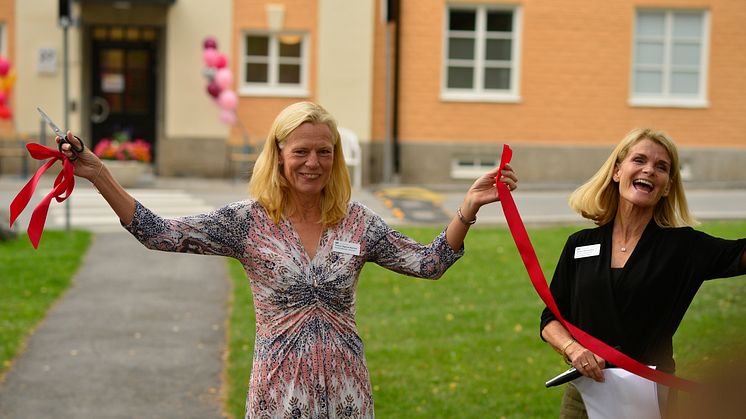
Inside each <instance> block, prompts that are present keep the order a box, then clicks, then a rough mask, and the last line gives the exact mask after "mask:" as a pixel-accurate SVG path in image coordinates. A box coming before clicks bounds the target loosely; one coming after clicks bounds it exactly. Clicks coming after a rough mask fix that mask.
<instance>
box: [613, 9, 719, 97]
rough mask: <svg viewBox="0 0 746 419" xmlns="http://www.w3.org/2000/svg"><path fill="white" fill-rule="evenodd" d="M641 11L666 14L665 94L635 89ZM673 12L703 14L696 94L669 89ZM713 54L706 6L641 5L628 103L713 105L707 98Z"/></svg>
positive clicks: (634, 40) (664, 45)
mask: <svg viewBox="0 0 746 419" xmlns="http://www.w3.org/2000/svg"><path fill="white" fill-rule="evenodd" d="M640 12H659V13H660V12H662V13H664V14H665V35H664V39H663V54H664V58H663V81H662V83H663V93H662V94H644V93H637V92H635V90H634V89H635V70H637V69H638V65H637V63H636V59H637V45H638V42H639V41H640V39H639V38H638V36H637V25H638V22H637V16H638V14H639V13H640ZM674 13H697V14H700V15H701V16H702V34H701V38H700V39H699V41H700V42H701V54H702V55H701V57H700V63H699V93H698V94H696V95H681V94H671V93H670V79H671V73H672V68H671V46H672V44H673V38H672V37H673V35H672V33H671V31H672V28H673V15H674ZM709 58H710V11H709V10H706V9H654V8H639V9H636V10H635V25H634V28H633V32H632V57H631V62H632V65H631V67H630V78H629V80H630V84H629V92H630V97H629V99H628V102H627V103H628V104H629V105H630V106H640V107H676V108H706V107H709V106H710V103H709V100H708V99H707V95H708V90H707V79H708V70H709V66H708V63H709Z"/></svg>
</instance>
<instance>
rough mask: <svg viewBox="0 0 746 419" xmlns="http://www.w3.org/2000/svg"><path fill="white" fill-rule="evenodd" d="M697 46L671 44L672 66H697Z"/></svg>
mask: <svg viewBox="0 0 746 419" xmlns="http://www.w3.org/2000/svg"><path fill="white" fill-rule="evenodd" d="M699 50H700V48H699V45H697V44H677V43H674V44H673V49H672V54H671V62H672V63H673V64H674V65H693V66H699V55H700V53H699Z"/></svg>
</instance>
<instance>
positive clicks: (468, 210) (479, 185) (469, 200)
mask: <svg viewBox="0 0 746 419" xmlns="http://www.w3.org/2000/svg"><path fill="white" fill-rule="evenodd" d="M497 170H498V168H497V167H496V168H494V169H492V170H490V171H489V172H487V173H485V174H483V175H482V176H480V177H479V179H477V180H476V181H474V183H473V184H472V185H471V187H470V188H469V190H468V191H467V192H466V197H465V199H464V205H463V206H462V208H461V210H462V211H463V213H464V217H466V218H468V219H473V218H474V217H475V216H476V214H477V211H479V208H481V207H482V205H485V204H489V203H492V202H496V201H498V200H500V196H499V194H498V192H497V188H496V187H495V177H496V176H497ZM500 182H502V183H504V184H505V185H507V187H508V189H510V190H511V191H513V190H515V189H516V188H517V187H518V176H517V175H516V174H515V171H514V170H513V167H512V166H511V165H510V164H506V165H505V167H504V168H503V170H502V172H501V173H500Z"/></svg>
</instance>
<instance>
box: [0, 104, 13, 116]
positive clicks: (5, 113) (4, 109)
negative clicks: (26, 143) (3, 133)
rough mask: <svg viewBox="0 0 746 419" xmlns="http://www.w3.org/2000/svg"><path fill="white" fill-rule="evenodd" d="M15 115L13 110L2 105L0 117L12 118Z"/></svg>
mask: <svg viewBox="0 0 746 419" xmlns="http://www.w3.org/2000/svg"><path fill="white" fill-rule="evenodd" d="M12 117H13V111H12V110H10V108H9V107H7V106H5V105H3V106H0V119H10V118H12Z"/></svg>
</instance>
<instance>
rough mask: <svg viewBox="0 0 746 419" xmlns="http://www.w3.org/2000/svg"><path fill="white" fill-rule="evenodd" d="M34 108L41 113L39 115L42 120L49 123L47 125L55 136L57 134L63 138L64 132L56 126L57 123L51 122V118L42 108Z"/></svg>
mask: <svg viewBox="0 0 746 419" xmlns="http://www.w3.org/2000/svg"><path fill="white" fill-rule="evenodd" d="M36 110H37V111H39V114H40V115H41V117H42V118H44V121H46V122H47V125H49V127H50V128H52V131H54V133H55V134H57V136H59V137H60V138H65V133H64V132H62V130H61V129H60V127H58V126H57V124H55V123H54V122H52V119H51V118H50V117H49V116H48V115H47V114H46V113H45V112H44V111H43V110H41V108H39V107H37V108H36Z"/></svg>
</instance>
